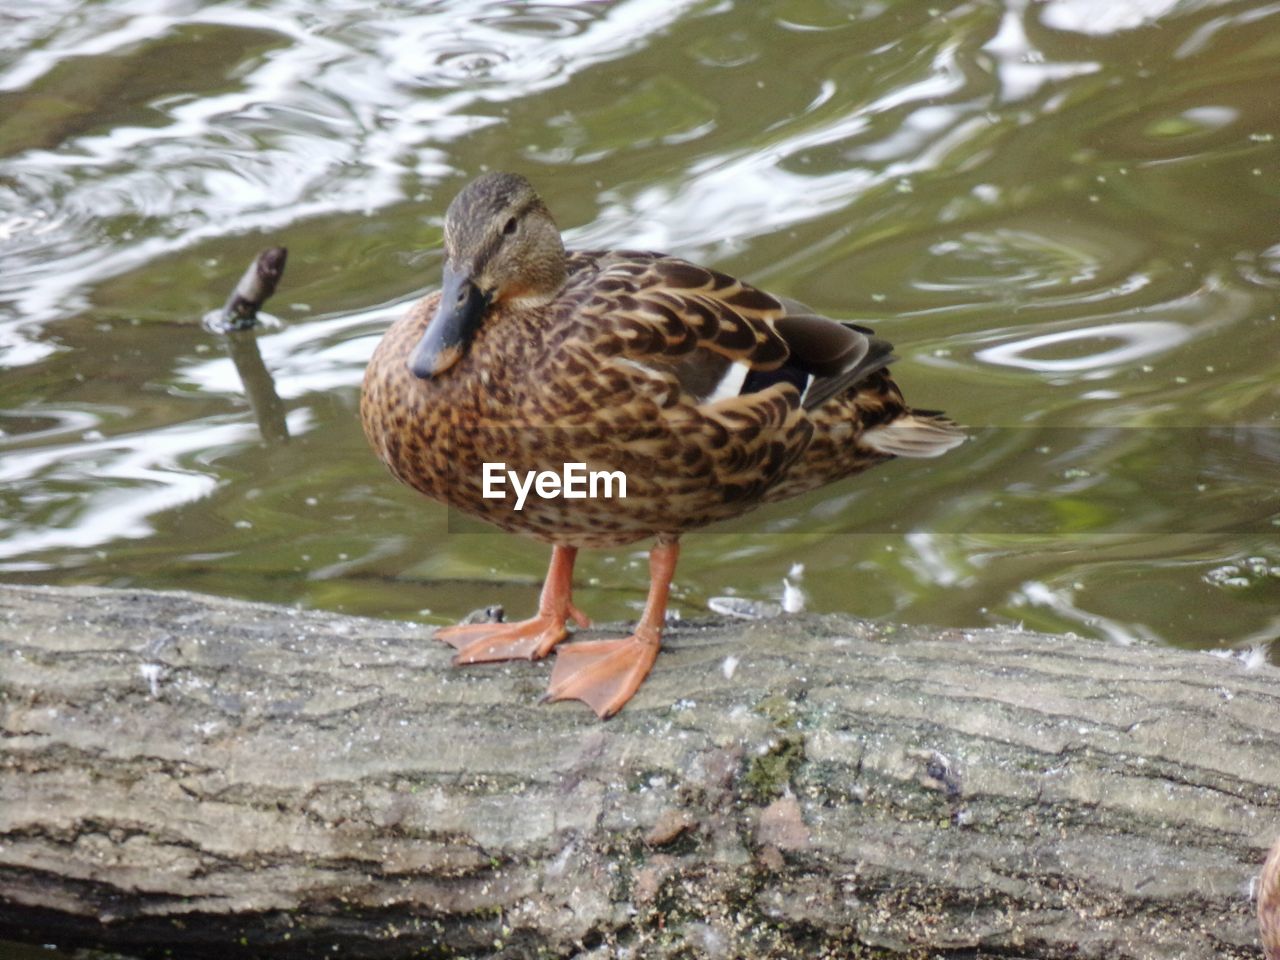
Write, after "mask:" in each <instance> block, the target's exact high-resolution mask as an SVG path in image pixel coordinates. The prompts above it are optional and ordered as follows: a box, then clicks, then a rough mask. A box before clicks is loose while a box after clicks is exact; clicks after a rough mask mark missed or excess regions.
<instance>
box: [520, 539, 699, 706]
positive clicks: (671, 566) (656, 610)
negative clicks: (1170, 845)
mask: <svg viewBox="0 0 1280 960" xmlns="http://www.w3.org/2000/svg"><path fill="white" fill-rule="evenodd" d="M679 557H680V544H679V543H678V542H677V541H675V540H659V541H658V542H657V543H655V544H654V545H653V549H652V550H650V551H649V599H648V600H647V601H646V602H645V605H644V613H643V614H642V615H641V616H640V622H639V623H637V624H636V629H635V633H633V634H632V635H631V636H629V637H626V638H624V639H621V640H588V641H583V642H581V643H571V644H568V645H567V646H564V647H561V648H560V649H559V650H558V651H557V653H556V665H555V666H554V667H553V668H552V670H551V685H550V686H549V687H548V688H547V694H546V696H545V697H544V698H543V699H544V700H581V701H582V702H583V703H585V704H586V705H587V706H589V707H590V708H591V709H592V710H594V711H595V712H596V713H597V714H598V715H599V717H600V719H602V720H603V719H605V718H606V717H611V716H613V715H614V714H615V713H617V712H618V711H619V710H621V709H622V707H623V705H624V704H625V703H626V702H627V701H628V700H630V699H631V697H632V695H633V694H634V693H635V692H636V691H637V690H638V689H640V684H641V683H643V682H644V678H645V677H647V676H648V675H649V669H650V668H651V667H652V666H653V661H654V660H655V659H656V658H657V656H658V648H659V646H660V645H661V637H662V625H663V622H664V621H665V619H666V616H667V595H668V593H670V591H671V577H672V576H673V575H674V574H675V572H676V560H677V559H679Z"/></svg>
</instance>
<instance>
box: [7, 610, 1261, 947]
mask: <svg viewBox="0 0 1280 960" xmlns="http://www.w3.org/2000/svg"><path fill="white" fill-rule="evenodd" d="M599 632H600V633H603V632H604V631H599ZM429 636H430V631H429V629H428V628H425V627H422V626H417V625H412V624H404V623H394V622H382V621H374V620H365V619H356V618H351V617H344V616H339V615H335V614H329V613H321V612H312V611H302V610H297V609H291V608H284V607H276V606H267V605H261V604H250V603H243V602H237V601H231V600H223V599H216V598H210V597H200V596H194V595H188V594H177V593H151V592H144V591H118V590H107V589H96V588H62V589H54V588H38V587H0V709H2V715H0V738H2V739H0V744H2V746H3V754H2V756H0V940H9V941H22V942H31V943H49V942H53V943H58V944H63V945H93V946H103V947H110V948H112V949H116V950H121V951H125V952H129V953H133V954H137V955H145V956H158V955H163V954H165V953H166V952H168V953H169V954H170V955H175V956H176V955H180V956H188V957H219V958H225V957H227V956H255V955H263V956H267V955H269V956H272V957H284V958H291V957H299V958H304V957H319V956H321V955H323V956H329V957H332V956H343V957H371V958H377V957H404V956H409V955H410V954H413V955H421V956H428V957H431V956H463V957H466V956H472V957H482V956H483V957H504V958H517V957H536V956H551V957H555V956H580V957H591V958H606V957H614V956H618V955H623V954H627V955H629V956H632V957H637V958H643V957H667V956H689V957H707V958H717V957H724V958H730V957H821V956H832V957H850V956H867V957H1004V958H1008V957H1025V958H1066V957H1072V958H1080V957H1091V958H1093V957H1096V958H1104V957H1105V958H1108V960H1125V958H1171V957H1179V958H1188V960H1196V958H1205V960H1208V958H1218V960H1221V958H1244V957H1248V958H1256V957H1259V956H1260V955H1261V951H1260V948H1259V946H1258V942H1259V941H1258V931H1257V926H1256V923H1255V921H1254V919H1253V913H1252V910H1253V907H1252V902H1251V897H1252V884H1253V879H1254V878H1255V877H1256V875H1257V873H1258V868H1259V865H1260V864H1261V863H1262V860H1263V858H1264V855H1265V848H1266V847H1267V846H1268V845H1269V844H1270V841H1271V840H1272V839H1273V838H1274V837H1275V836H1276V835H1277V834H1278V833H1280V687H1277V684H1276V679H1277V672H1276V670H1275V669H1274V668H1273V667H1270V666H1268V665H1265V664H1262V665H1257V664H1248V665H1247V664H1246V663H1245V662H1243V661H1242V660H1240V659H1239V658H1232V657H1223V656H1211V655H1208V654H1203V653H1190V652H1183V651H1177V650H1169V649H1153V648H1146V647H1120V646H1112V645H1107V644H1103V643H1099V642H1095V641H1089V640H1082V639H1078V638H1072V637H1060V636H1047V635H1042V634H1033V633H1026V632H1021V631H1017V630H967V631H959V630H949V631H929V630H925V629H917V628H904V627H896V628H895V627H892V626H889V625H884V624H872V623H866V622H862V621H858V620H854V619H850V618H846V617H838V616H801V617H782V618H778V619H774V620H770V621H764V622H757V623H749V624H744V623H741V622H724V621H708V622H697V623H680V624H676V625H675V626H674V627H673V629H671V631H670V632H669V634H668V637H667V641H666V649H665V650H664V652H663V654H662V656H661V657H660V658H659V660H658V663H657V666H656V668H655V670H654V673H653V675H652V676H651V678H650V679H649V681H648V682H647V683H646V684H645V685H644V686H643V687H642V688H641V690H640V692H639V694H638V695H637V696H636V698H635V700H634V701H633V702H632V703H631V704H629V705H628V706H627V707H626V709H625V710H623V711H622V713H621V714H620V715H619V716H618V717H616V718H615V719H613V720H610V721H608V722H606V723H601V722H599V721H597V720H596V719H595V718H594V716H593V715H592V714H591V713H590V711H588V710H586V709H585V708H582V707H581V705H580V704H572V703H562V704H554V705H540V704H539V703H538V699H539V696H540V694H541V692H542V690H543V688H544V687H545V685H546V681H547V677H548V673H549V666H548V664H546V663H540V664H531V663H524V662H521V663H513V664H505V665H490V666H486V667H476V668H468V669H453V668H450V666H449V665H448V661H449V656H450V651H449V650H448V649H447V648H446V647H444V646H443V645H442V644H438V643H435V642H433V641H431V640H430V639H429Z"/></svg>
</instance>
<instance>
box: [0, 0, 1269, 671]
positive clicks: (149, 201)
mask: <svg viewBox="0 0 1280 960" xmlns="http://www.w3.org/2000/svg"><path fill="white" fill-rule="evenodd" d="M0 19H3V20H4V24H5V30H4V31H0V369H3V373H2V374H0V508H2V510H0V575H3V576H6V577H9V578H17V579H23V580H29V581H33V582H59V583H74V582H99V583H117V584H137V585H147V586H170V587H185V588H189V589H197V590H206V591H209V592H217V593H226V594H230V595H238V596H251V597H261V598H265V599H275V600H281V601H298V602H304V603H309V604H314V605H320V606H328V607H333V608H341V609H346V610H350V611H353V612H361V613H368V614H373V615H384V616H386V615H396V616H422V617H426V618H428V619H431V620H433V621H437V622H442V621H445V620H449V619H452V618H454V617H457V616H458V615H460V614H462V613H465V612H466V611H468V610H471V609H473V608H476V607H481V606H484V605H487V604H489V603H493V602H500V603H503V604H504V605H505V606H506V607H507V609H508V610H510V611H512V612H513V613H516V612H518V611H520V610H523V609H525V608H527V607H529V606H530V605H531V604H532V603H533V601H534V596H535V588H536V584H537V582H538V579H539V578H540V577H541V574H542V571H543V569H544V565H545V550H544V548H542V547H540V546H538V545H536V544H532V543H528V542H525V541H521V540H519V539H517V538H513V537H507V536H503V535H495V534H489V533H481V534H479V535H472V534H471V533H464V532H461V531H463V530H474V529H475V528H474V527H468V526H466V525H465V524H462V525H459V524H457V523H456V522H455V519H456V518H452V517H450V516H449V515H448V514H447V513H446V512H445V511H444V510H442V509H441V508H439V507H436V506H434V505H431V504H427V503H425V502H422V501H420V500H418V499H417V498H416V496H415V495H413V494H412V493H411V492H410V491H406V490H402V489H400V488H399V486H398V485H397V484H395V483H394V482H393V481H391V480H390V479H389V478H388V477H386V476H385V475H384V474H383V473H382V471H381V470H380V468H379V467H378V466H377V464H376V462H375V461H374V459H373V457H372V456H371V455H370V454H369V453H368V451H367V450H366V449H365V446H364V441H363V439H362V437H361V436H360V432H359V427H358V424H357V420H356V405H357V401H358V385H359V381H360V377H361V374H362V370H363V365H364V363H365V362H366V360H367V358H368V356H369V354H370V353H371V351H372V349H373V346H374V344H375V343H376V342H377V339H378V337H379V336H380V334H381V331H382V330H383V329H385V327H386V325H387V324H388V323H389V322H390V321H391V319H392V318H393V317H394V316H396V315H397V314H399V313H400V312H401V311H403V310H404V309H405V308H406V306H407V304H408V303H410V302H411V301H412V300H413V299H414V298H415V297H416V296H417V295H420V294H421V292H422V291H423V290H425V289H427V288H429V287H430V286H431V285H432V284H433V283H435V282H436V281H437V280H438V277H439V262H440V259H439V249H438V248H439V241H440V226H441V218H442V215H443V210H444V207H445V205H446V204H447V202H448V200H449V198H450V197H451V196H452V195H453V193H454V192H456V190H457V189H458V187H459V186H460V185H461V184H462V183H464V182H465V181H466V180H467V179H469V178H470V177H471V176H473V175H474V174H475V173H477V172H479V171H480V170H482V169H486V168H503V167H510V168H516V169H519V170H521V171H523V172H525V173H526V174H528V175H529V176H530V177H531V178H532V179H533V180H534V182H535V183H536V184H537V185H538V186H539V188H540V189H541V191H542V193H543V194H544V196H545V198H546V199H547V201H548V203H549V205H550V206H551V208H552V209H553V210H554V211H555V212H556V214H557V216H558V217H559V219H560V222H561V224H562V225H563V226H564V227H565V229H566V234H567V236H568V238H569V240H570V242H571V243H572V244H574V245H577V246H632V247H647V248H655V249H664V250H668V251H671V252H674V253H678V254H682V255H685V256H689V257H693V258H696V259H700V260H706V261H710V262H713V263H714V264H715V265H716V266H719V267H721V268H723V269H727V270H730V271H733V272H736V273H739V274H742V275H744V276H747V277H749V278H751V279H753V280H755V281H756V282H758V283H760V284H762V285H765V286H768V287H770V288H771V289H774V290H776V291H778V292H779V293H783V294H786V295H790V296H794V297H798V298H800V299H802V300H804V301H805V302H807V303H810V304H812V305H813V306H814V307H815V308H816V309H819V310H822V311H824V312H827V313H830V314H832V315H835V316H840V317H847V318H850V319H855V320H858V321H861V322H866V323H870V324H872V325H874V326H875V327H877V329H878V330H879V331H880V332H882V333H883V334H885V335H886V336H887V337H889V338H890V339H892V340H893V341H894V342H895V343H896V344H897V345H898V348H899V349H898V352H899V354H900V356H901V357H902V360H901V362H900V365H899V368H898V376H899V378H900V380H901V382H902V383H903V385H904V388H905V389H906V391H907V392H908V394H909V396H911V397H912V398H913V400H915V401H917V402H919V403H921V404H922V405H924V406H936V407H941V408H945V409H947V410H948V412H950V413H952V414H953V415H954V416H956V417H957V419H959V420H961V421H962V422H964V423H966V424H969V425H971V426H972V431H973V439H972V441H971V442H970V443H969V444H966V445H965V446H964V447H963V448H961V449H960V450H958V451H955V452H954V453H953V454H951V455H949V456H948V457H946V458H944V459H943V460H940V461H938V462H936V463H929V464H918V463H917V464H892V465H888V466H886V467H882V468H880V469H879V470H877V471H874V472H873V473H871V474H868V475H867V476H866V477H863V478H859V479H858V480H855V481H852V482H849V483H846V484H842V485H838V486H836V487H833V488H828V489H826V490H823V491H818V492H815V493H814V494H811V495H809V496H807V497H805V498H802V499H800V500H799V501H796V502H794V503H791V504H783V505H775V506H771V507H770V508H768V509H767V510H762V511H760V512H759V513H757V514H754V515H752V516H750V517H746V518H743V519H742V520H740V521H737V522H735V523H733V524H728V525H725V526H723V527H720V528H716V530H714V531H710V532H706V533H699V534H696V535H693V536H690V537H689V538H688V541H687V545H686V548H685V551H684V558H683V560H682V566H681V570H680V577H681V580H680V582H679V583H678V584H677V587H676V594H677V598H678V600H679V603H680V606H681V608H682V609H683V611H684V612H685V613H686V614H689V613H691V612H693V611H696V610H698V609H702V608H703V607H704V606H705V604H706V602H707V600H709V599H710V598H712V597H721V598H723V597H737V598H740V599H741V600H742V601H743V602H759V603H763V604H769V603H781V602H782V601H783V599H784V598H783V596H782V591H783V589H784V587H783V582H784V578H785V577H787V575H788V571H789V570H790V569H791V567H792V564H793V563H796V562H802V563H803V564H804V566H805V570H806V576H805V581H804V589H805V591H806V593H807V595H808V598H809V599H808V605H809V608H810V609H815V610H828V609H840V610H849V611H852V612H855V613H859V614H863V615H868V616H884V617H897V618H902V619H907V620H911V621H916V622H934V623H942V624H949V625H957V626H965V625H976V624H982V623H989V622H996V621H1003V622H1015V623H1016V622H1020V623H1025V624H1026V625H1028V626H1034V627H1039V628H1047V629H1056V630H1074V631H1076V632H1078V633H1081V634H1084V635H1088V636H1091V637H1096V638H1102V639H1110V640H1116V641H1126V642H1127V641H1163V642H1170V643H1178V644H1186V645H1197V646H1229V645H1232V644H1235V643H1250V644H1257V643H1265V642H1268V641H1270V640H1271V639H1274V638H1275V637H1276V635H1277V633H1280V627H1278V626H1277V619H1276V614H1275V610H1276V609H1280V574H1278V573H1277V572H1276V571H1277V570H1280V547H1278V546H1277V542H1278V541H1277V535H1278V534H1280V504H1278V503H1277V500H1276V497H1277V494H1276V487H1277V485H1276V483H1275V477H1276V476H1277V474H1278V472H1280V471H1278V469H1277V468H1278V467H1280V432H1278V431H1280V386H1278V384H1280V377H1277V372H1278V366H1280V353H1278V352H1277V350H1276V344H1277V342H1280V321H1278V320H1277V313H1278V312H1280V311H1278V310H1277V306H1276V300H1275V297H1276V292H1277V290H1280V253H1277V251H1280V193H1277V191H1276V189H1275V184H1276V182H1277V176H1278V175H1280V164H1278V163H1277V160H1278V159H1280V140H1277V137H1280V129H1278V128H1280V121H1278V120H1277V115H1276V113H1275V110H1274V104H1273V99H1274V98H1273V91H1274V90H1275V89H1276V84H1277V82H1278V81H1280V76H1278V75H1277V74H1278V73H1280V67H1278V66H1277V64H1278V63H1280V61H1277V60H1276V58H1275V56H1274V49H1273V46H1272V45H1271V44H1270V43H1269V41H1268V37H1271V36H1274V35H1275V30H1276V28H1277V27H1280V11H1277V10H1276V9H1274V8H1273V7H1272V6H1270V5H1268V4H1265V3H1261V2H1214V0H1206V2H1203V3H1197V4H1179V3H1175V2H1172V0H1142V2H1133V3H1126V4H1120V5H1117V4H1112V3H1102V2H1099V0H1049V2H1044V3H1031V2H1026V0H1008V2H1007V3H1005V4H1004V5H1003V6H999V5H995V6H993V5H990V4H988V5H973V4H962V3H955V4H945V3H944V4H942V5H911V4H896V5H895V4H864V5H852V6H850V5H841V4H832V3H827V2H822V0H787V2H785V3H781V4H771V5H758V4H747V3H745V2H738V3H733V2H730V3H723V4H715V5H708V4H704V3H695V2H692V0H689V2H677V3H671V2H661V3H660V2H657V0H618V2H611V3H597V2H590V0H580V2H558V3H543V4H539V3H534V4H509V3H503V2H496V0H494V2H484V3H473V2H463V0H449V2H441V3H436V4H431V5H426V6H423V7H421V8H420V9H408V8H407V7H405V6H404V5H401V6H386V7H376V8H371V7H370V6H369V5H368V4H366V3H356V2H354V0H340V2H335V3H325V4H317V3H314V2H311V0H267V2H266V3H262V4H257V5H256V6H254V7H252V8H247V7H245V6H243V5H240V4H233V3H212V4H197V3H186V2H179V3H172V4H165V5H160V6H157V5H156V4H154V3H149V2H142V0H106V2H97V3H88V2H83V0H51V2H49V3H45V4H41V5H39V6H38V7H37V8H32V9H30V10H28V11H24V12H23V13H22V14H21V15H20V16H19V15H12V16H7V17H6V16H3V15H0ZM268 244H281V245H285V246H288V247H289V249H290V268H289V273H288V275H287V276H286V278H285V280H284V284H283V286H282V288H281V290H280V291H279V292H278V294H277V295H276V298H275V299H274V300H273V301H272V304H271V308H272V312H273V314H274V315H275V317H276V320H275V322H272V323H269V324H267V325H265V326H264V327H263V328H261V329H259V330H257V331H254V332H252V333H250V334H249V335H248V337H247V338H246V337H241V339H240V340H238V341H235V342H232V343H228V342H227V341H226V340H225V338H223V337H222V336H221V335H215V334H211V333H210V332H208V331H206V330H204V329H203V328H202V327H201V325H200V322H199V318H200V317H201V316H202V315H203V314H204V313H205V312H206V311H208V310H210V309H211V308H214V307H216V306H217V305H218V304H219V303H220V302H221V301H222V299H223V297H224V296H225V294H226V292H227V290H229V289H230V288H231V286H232V284H233V283H234V281H235V279H236V277H237V276H238V275H239V272H240V270H241V269H242V268H243V265H244V264H245V263H246V262H248V260H249V259H250V257H251V256H252V254H253V253H254V252H256V251H257V250H259V249H261V248H262V247H264V246H266V245H268ZM250 346H252V347H254V348H256V350H249V349H247V348H248V347H250ZM246 378H247V382H248V383H249V384H250V385H251V387H250V389H249V390H248V391H247V390H246ZM265 386H270V387H271V388H272V389H271V390H270V392H266V391H265V390H264V387H265ZM286 433H287V434H288V436H289V438H290V439H289V442H288V443H281V442H276V441H280V440H282V439H283V437H284V436H285V434H286ZM580 569H581V572H582V575H583V578H584V581H585V588H584V589H583V591H582V595H581V598H580V599H581V602H582V603H583V605H584V606H585V607H588V608H589V609H590V610H591V612H592V613H593V614H595V615H596V616H598V617H602V618H606V619H607V618H611V617H623V616H629V615H632V608H633V606H634V604H636V603H637V602H639V600H640V598H642V596H643V588H644V582H645V580H644V563H643V554H642V553H635V552H624V553H621V554H617V555H608V554H596V553H593V554H590V555H586V556H584V557H583V558H582V560H581V561H580ZM423 611H429V612H428V613H424V612H423Z"/></svg>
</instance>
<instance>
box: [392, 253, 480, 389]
mask: <svg viewBox="0 0 1280 960" xmlns="http://www.w3.org/2000/svg"><path fill="white" fill-rule="evenodd" d="M488 309H489V297H488V296H487V295H486V294H484V293H482V292H481V290H480V288H479V287H477V286H476V285H475V284H474V283H472V282H471V277H470V276H469V275H468V274H466V273H465V272H463V271H461V270H455V269H453V268H452V267H445V268H444V283H443V284H442V286H441V290H440V306H439V307H438V308H437V309H436V315H435V316H434V317H432V318H431V322H430V323H429V324H427V330H426V332H425V333H424V334H423V335H422V339H421V340H419V341H418V345H417V347H415V348H414V351H413V356H411V357H410V358H409V369H410V370H411V371H412V372H413V375H414V376H415V377H418V378H419V379H421V380H430V379H431V378H432V377H438V376H440V374H442V373H444V372H445V371H446V370H448V369H449V368H450V367H452V366H453V365H454V364H455V363H457V362H458V361H459V360H461V359H462V355H463V353H465V352H466V349H467V345H468V344H469V343H471V339H472V337H474V336H475V334H476V331H477V330H479V329H480V322H481V321H482V320H483V319H484V314H485V311H486V310H488Z"/></svg>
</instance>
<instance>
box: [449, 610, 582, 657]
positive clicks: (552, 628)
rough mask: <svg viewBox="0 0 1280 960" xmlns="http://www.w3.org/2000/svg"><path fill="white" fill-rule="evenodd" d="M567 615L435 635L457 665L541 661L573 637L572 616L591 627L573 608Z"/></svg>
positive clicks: (477, 625)
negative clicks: (558, 645) (505, 661)
mask: <svg viewBox="0 0 1280 960" xmlns="http://www.w3.org/2000/svg"><path fill="white" fill-rule="evenodd" d="M565 613H566V614H567V616H564V615H557V614H548V613H540V614H538V615H537V616H536V617H530V618H529V619H528V620H521V621H519V622H517V623H473V624H465V625H460V626H456V627H441V628H440V629H438V630H437V631H436V632H435V638H436V639H437V640H443V641H444V642H445V643H447V644H449V645H450V646H451V647H453V648H455V649H456V650H457V651H458V653H457V655H456V656H455V657H454V658H453V662H454V663H455V664H466V663H492V662H494V661H498V660H539V659H541V658H542V657H545V656H546V655H547V654H548V653H550V652H551V649H552V648H553V647H554V646H555V645H556V644H557V643H559V642H560V641H561V640H563V639H564V638H565V637H567V636H568V635H569V630H568V627H567V623H568V619H569V617H572V618H573V620H574V622H576V623H577V624H578V625H579V626H582V627H586V626H590V624H591V621H590V620H588V619H587V618H586V617H585V616H584V615H583V614H582V612H581V611H580V610H578V609H577V608H576V607H574V606H572V605H569V606H568V609H567V610H566V611H565Z"/></svg>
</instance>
